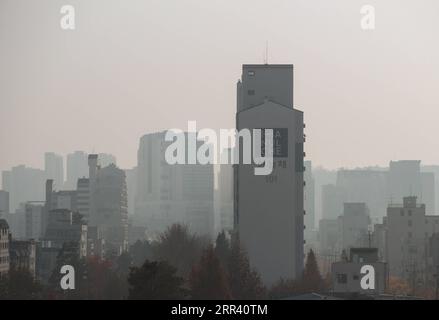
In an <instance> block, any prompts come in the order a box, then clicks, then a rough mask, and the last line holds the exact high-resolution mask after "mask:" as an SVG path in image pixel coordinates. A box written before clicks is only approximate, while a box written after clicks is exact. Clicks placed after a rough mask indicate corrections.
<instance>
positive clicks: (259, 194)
mask: <svg viewBox="0 0 439 320" xmlns="http://www.w3.org/2000/svg"><path fill="white" fill-rule="evenodd" d="M237 103H238V108H237V114H236V126H237V129H238V130H241V129H244V128H248V129H259V128H268V129H274V133H273V134H274V146H275V148H274V165H275V167H274V169H273V172H272V173H271V174H270V175H268V176H257V175H255V174H254V165H245V164H239V165H237V166H236V175H235V183H236V185H235V190H236V195H235V208H234V209H235V224H236V229H237V230H238V232H239V238H240V241H241V244H242V246H243V247H244V248H245V250H246V251H247V252H248V256H249V260H250V264H251V266H252V267H254V268H256V269H257V271H259V273H260V274H261V277H262V279H263V281H264V283H265V284H266V285H271V284H273V283H275V282H276V281H278V280H279V279H280V278H284V279H295V278H298V277H300V276H301V275H302V271H303V262H304V249H303V248H304V203H303V192H304V190H303V189H304V177H303V172H304V152H303V145H304V142H305V138H304V133H303V128H304V123H303V112H302V111H299V110H297V109H295V108H294V103H293V65H244V66H243V68H242V78H241V80H240V81H239V82H238V99H237Z"/></svg>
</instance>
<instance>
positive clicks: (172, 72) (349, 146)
mask: <svg viewBox="0 0 439 320" xmlns="http://www.w3.org/2000/svg"><path fill="white" fill-rule="evenodd" d="M316 2H317V3H315V2H313V3H312V4H308V3H306V2H303V1H295V2H287V1H280V0H279V1H275V3H274V4H272V3H270V5H269V4H267V3H264V4H263V3H262V2H254V1H252V2H251V5H250V3H249V2H246V1H244V2H242V3H241V4H239V5H236V4H233V5H232V4H231V3H230V2H229V3H227V2H224V3H215V5H211V4H207V3H204V2H201V1H195V0H190V1H187V2H185V4H184V5H183V4H178V3H177V2H173V3H172V4H163V3H160V2H150V3H148V4H145V3H142V2H140V1H138V2H132V3H131V4H130V5H129V6H124V7H123V8H122V7H120V6H119V5H118V4H117V2H115V1H106V2H105V4H104V3H103V2H100V1H95V2H94V3H90V4H85V3H84V2H79V1H73V2H72V5H74V6H75V7H76V11H77V13H76V14H77V19H78V21H77V29H76V30H74V31H72V32H70V33H69V32H65V31H63V30H61V29H60V28H59V18H60V14H59V7H58V5H57V4H55V3H51V2H48V1H39V2H38V3H28V2H25V1H7V0H6V1H2V3H1V4H0V8H1V10H0V17H1V21H2V23H3V24H4V25H5V28H1V30H0V40H1V42H2V43H3V46H4V51H3V54H2V57H1V58H0V66H1V68H2V69H3V70H5V72H2V74H1V75H0V85H1V87H2V88H3V90H4V92H3V93H4V94H2V95H0V105H1V107H0V118H2V119H8V121H7V122H5V125H3V126H2V127H1V128H0V149H1V150H2V156H1V157H0V170H6V169H9V168H10V167H12V166H13V165H16V164H21V163H22V164H26V165H28V166H31V167H39V168H42V167H43V163H42V159H41V158H40V155H41V154H43V153H44V152H45V151H53V152H56V153H59V154H66V153H68V152H71V151H73V150H85V151H87V152H88V153H92V152H93V150H99V151H103V150H105V151H106V152H108V153H112V154H115V155H117V157H118V159H119V160H120V161H119V162H120V163H119V165H120V166H121V167H123V168H131V167H133V166H134V164H135V159H136V151H137V144H138V141H139V139H140V137H141V136H143V135H144V134H147V133H153V132H159V131H163V130H166V129H170V128H173V127H177V128H178V127H184V125H185V123H187V121H190V120H196V121H197V122H199V123H200V127H210V128H214V129H219V128H233V127H234V105H235V97H234V94H235V83H236V80H237V79H238V78H239V73H238V72H236V70H237V69H238V68H239V66H240V64H242V63H243V62H254V63H261V62H263V60H264V54H265V50H266V44H267V42H268V62H269V63H285V62H287V63H288V62H293V63H294V65H295V70H296V74H295V78H296V79H295V80H296V83H298V85H297V87H296V99H295V100H296V103H297V106H298V107H299V108H300V107H301V106H303V108H302V109H303V110H304V112H305V119H304V120H305V123H306V125H307V135H308V137H309V138H310V139H309V140H308V141H309V142H308V143H307V155H308V158H309V159H312V160H313V163H314V166H315V167H318V166H323V167H326V168H328V169H336V168H340V167H346V168H354V167H365V166H374V165H380V166H383V165H387V163H388V162H389V161H391V160H396V159H418V160H419V159H420V160H423V163H424V164H426V165H427V164H435V163H439V154H438V153H435V152H432V150H433V149H434V148H435V143H434V141H433V140H432V139H431V138H430V137H431V136H432V135H433V134H434V132H436V124H435V120H434V119H435V117H434V116H432V115H434V113H433V112H432V110H434V109H433V108H434V102H435V101H437V100H438V98H439V97H438V96H437V94H438V93H437V91H436V90H435V89H434V84H435V83H437V82H438V80H439V79H437V76H438V74H439V72H435V70H438V67H439V65H438V63H437V61H436V59H434V57H436V56H437V54H438V53H439V48H438V47H437V46H436V45H434V41H433V39H434V33H433V32H432V30H434V29H437V26H436V25H437V23H438V22H437V21H436V20H435V19H434V15H433V12H435V10H436V9H437V8H438V4H437V3H436V2H434V1H427V2H424V3H423V5H422V6H421V5H419V4H417V3H415V2H409V1H386V3H381V2H377V1H369V2H370V4H372V5H375V7H376V14H377V26H376V29H375V30H372V31H364V30H362V29H361V28H360V25H359V21H360V18H361V15H360V12H359V8H360V7H361V4H362V2H361V1H346V0H343V1H341V0H340V1H333V2H330V3H329V2H327V1H316ZM316 4H318V5H316ZM102 6H104V7H105V9H106V10H104V11H102V10H101V7H102ZM395 7H398V10H397V11H395V10H394V8H395ZM244 8H250V9H249V11H246V10H243V9H244ZM317 8H318V9H317ZM177 9H178V10H177ZM151 12H155V13H156V14H155V15H152V14H151ZM241 12H248V14H241ZM415 12H416V14H415ZM157 17H158V18H157ZM41 21H44V23H41ZM128 21H129V23H127V22H128ZM170 21H172V22H173V25H179V26H180V28H171V27H170V26H169V22H170ZM260 21H264V23H259V22H260ZM414 25H416V28H413V26H414ZM200 26H203V28H199V27H200ZM6 30H8V31H6ZM415 31H416V32H415ZM9 32H11V33H9ZM11 34H19V35H20V37H19V39H18V38H13V37H11ZM212 34H214V35H215V36H214V37H213V36H211V35H212ZM33 39H39V40H38V41H34V40H33ZM387 39H391V41H388V40H387ZM244 43H245V46H244ZM30 46H31V47H30ZM30 48H32V49H30ZM110 65H111V66H112V67H111V68H108V66H110ZM408 72H409V74H410V75H411V77H408ZM84 75H87V77H85V76H84ZM188 78H190V79H191V80H192V81H191V82H188V81H185V80H186V79H188ZM317 79H318V80H317ZM206 80H207V81H206ZM328 84H329V85H328ZM169 93H172V94H169ZM169 110H172V112H169ZM415 110H416V111H415ZM30 115H32V117H30ZM359 115H361V116H359ZM328 119H331V120H330V121H328ZM407 119H410V122H407ZM103 120H104V121H103ZM418 123H422V126H418V125H416V124H418ZM78 124H80V130H78V128H79V127H78ZM412 125H413V126H414V127H413V129H409V128H411V126H412ZM97 126H99V130H96V127H97ZM372 128H373V130H371V129H372ZM389 128H391V130H389ZM35 132H38V135H36V134H34V133H35ZM53 132H57V138H56V139H55V138H53V135H52V134H53ZM73 132H74V133H73ZM11 133H12V134H11ZM421 142H422V143H421Z"/></svg>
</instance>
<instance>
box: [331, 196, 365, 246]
mask: <svg viewBox="0 0 439 320" xmlns="http://www.w3.org/2000/svg"><path fill="white" fill-rule="evenodd" d="M338 221H339V224H340V228H339V230H340V239H341V241H340V242H341V249H343V250H348V249H350V248H354V247H357V248H358V247H367V246H369V242H368V240H369V226H370V223H371V221H370V215H369V208H368V207H367V205H366V204H365V203H344V205H343V215H342V216H340V217H338Z"/></svg>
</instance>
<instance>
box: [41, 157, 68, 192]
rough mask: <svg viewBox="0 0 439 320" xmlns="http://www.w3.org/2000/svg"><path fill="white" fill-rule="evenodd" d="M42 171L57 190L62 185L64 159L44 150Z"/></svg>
mask: <svg viewBox="0 0 439 320" xmlns="http://www.w3.org/2000/svg"><path fill="white" fill-rule="evenodd" d="M44 171H45V172H46V179H51V180H53V182H54V184H55V188H56V189H57V190H61V189H62V188H63V187H64V160H63V157H62V156H60V155H57V154H55V153H53V152H46V153H45V154H44Z"/></svg>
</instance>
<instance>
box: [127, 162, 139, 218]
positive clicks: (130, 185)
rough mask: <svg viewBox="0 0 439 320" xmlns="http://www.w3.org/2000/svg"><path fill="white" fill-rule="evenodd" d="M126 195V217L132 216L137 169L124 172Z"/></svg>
mask: <svg viewBox="0 0 439 320" xmlns="http://www.w3.org/2000/svg"><path fill="white" fill-rule="evenodd" d="M125 175H126V180H127V194H128V215H130V216H133V215H134V212H135V210H134V208H135V203H136V195H137V167H134V168H132V169H127V170H125Z"/></svg>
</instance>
